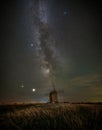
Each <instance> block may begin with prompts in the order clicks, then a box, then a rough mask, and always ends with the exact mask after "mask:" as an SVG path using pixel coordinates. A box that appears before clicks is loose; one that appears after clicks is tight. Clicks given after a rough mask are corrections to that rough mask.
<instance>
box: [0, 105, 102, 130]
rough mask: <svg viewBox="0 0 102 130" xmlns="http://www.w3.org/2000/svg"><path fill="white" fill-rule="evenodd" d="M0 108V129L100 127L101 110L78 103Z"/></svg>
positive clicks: (78, 129)
mask: <svg viewBox="0 0 102 130" xmlns="http://www.w3.org/2000/svg"><path fill="white" fill-rule="evenodd" d="M4 108H5V109H4ZM0 110H1V116H0V130H101V129H102V111H101V110H98V109H91V108H90V107H85V106H80V105H63V104H57V105H56V104H55V105H45V104H43V105H39V106H36V105H29V106H25V105H22V106H19V105H18V106H16V105H14V106H5V107H3V108H2V107H0Z"/></svg>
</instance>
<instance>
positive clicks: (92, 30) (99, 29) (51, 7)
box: [0, 0, 102, 102]
mask: <svg viewBox="0 0 102 130" xmlns="http://www.w3.org/2000/svg"><path fill="white" fill-rule="evenodd" d="M39 1H41V0H4V1H2V2H1V3H0V102H9V101H17V102H19V101H25V102H26V101H34V102H46V101H48V100H49V99H48V96H49V92H50V91H51V90H52V84H51V81H50V80H51V79H52V78H53V82H54V85H55V88H56V90H57V91H58V99H59V100H60V101H73V102H94V101H95V102H102V38H101V36H102V20H101V19H102V14H101V12H102V9H101V3H100V2H99V1H95V0H93V1H91V0H45V1H44V0H42V1H44V2H43V4H41V2H39ZM42 10H44V12H43V11H42ZM42 12H43V13H42ZM50 77H51V78H50Z"/></svg>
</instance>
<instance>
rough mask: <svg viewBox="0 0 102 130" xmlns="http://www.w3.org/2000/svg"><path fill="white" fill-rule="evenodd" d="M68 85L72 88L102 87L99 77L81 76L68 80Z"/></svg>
mask: <svg viewBox="0 0 102 130" xmlns="http://www.w3.org/2000/svg"><path fill="white" fill-rule="evenodd" d="M70 84H71V85H72V86H73V85H74V86H86V87H92V88H93V87H96V88H97V87H102V76H101V75H82V76H79V77H75V78H73V79H71V80H70Z"/></svg>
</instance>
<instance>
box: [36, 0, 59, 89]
mask: <svg viewBox="0 0 102 130" xmlns="http://www.w3.org/2000/svg"><path fill="white" fill-rule="evenodd" d="M46 4H47V1H46V0H39V3H38V15H37V20H38V21H37V22H36V27H37V28H36V34H37V35H36V48H37V54H38V57H39V60H40V69H41V71H42V73H43V76H44V77H45V78H48V79H49V81H50V82H49V86H52V87H54V84H55V83H54V78H53V77H54V69H53V64H54V62H56V63H57V61H58V53H57V49H56V48H55V46H54V42H55V41H54V38H52V37H51V33H50V29H49V26H48V21H47V5H46Z"/></svg>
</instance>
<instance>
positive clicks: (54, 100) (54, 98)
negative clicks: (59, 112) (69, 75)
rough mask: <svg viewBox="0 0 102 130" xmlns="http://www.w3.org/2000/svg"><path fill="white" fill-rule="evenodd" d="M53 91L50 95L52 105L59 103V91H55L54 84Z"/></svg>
mask: <svg viewBox="0 0 102 130" xmlns="http://www.w3.org/2000/svg"><path fill="white" fill-rule="evenodd" d="M52 85H53V86H52V87H53V90H52V91H51V92H50V94H49V100H50V103H58V98H57V91H56V90H55V86H54V84H52Z"/></svg>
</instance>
